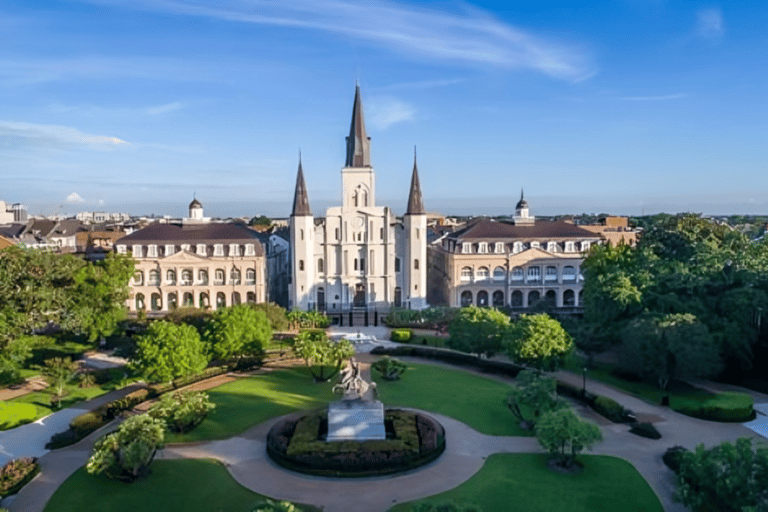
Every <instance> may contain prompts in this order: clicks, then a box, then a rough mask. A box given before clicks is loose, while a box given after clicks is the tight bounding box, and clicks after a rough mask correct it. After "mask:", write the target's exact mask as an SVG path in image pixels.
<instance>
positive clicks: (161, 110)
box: [147, 101, 184, 116]
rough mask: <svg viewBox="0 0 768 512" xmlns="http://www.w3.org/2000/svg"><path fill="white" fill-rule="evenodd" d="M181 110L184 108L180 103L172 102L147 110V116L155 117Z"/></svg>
mask: <svg viewBox="0 0 768 512" xmlns="http://www.w3.org/2000/svg"><path fill="white" fill-rule="evenodd" d="M182 108H184V105H183V104H182V103H181V102H178V101H174V102H173V103H167V104H165V105H159V106H157V107H151V108H148V109H147V114H149V115H151V116H156V115H159V114H167V113H168V112H173V111H174V110H179V109H182Z"/></svg>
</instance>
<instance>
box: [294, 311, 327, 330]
mask: <svg viewBox="0 0 768 512" xmlns="http://www.w3.org/2000/svg"><path fill="white" fill-rule="evenodd" d="M287 318H288V322H289V324H290V325H291V326H292V327H293V328H294V329H315V328H319V329H325V328H326V327H328V325H329V324H330V320H329V319H328V317H327V316H325V314H324V313H321V312H320V311H302V310H300V309H293V310H291V311H290V312H289V313H288V314H287Z"/></svg>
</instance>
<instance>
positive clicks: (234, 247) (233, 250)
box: [229, 244, 240, 256]
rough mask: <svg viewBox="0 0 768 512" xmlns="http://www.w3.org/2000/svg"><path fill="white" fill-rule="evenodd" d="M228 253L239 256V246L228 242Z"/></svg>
mask: <svg viewBox="0 0 768 512" xmlns="http://www.w3.org/2000/svg"><path fill="white" fill-rule="evenodd" d="M229 255H230V256H240V246H239V245H238V244H229Z"/></svg>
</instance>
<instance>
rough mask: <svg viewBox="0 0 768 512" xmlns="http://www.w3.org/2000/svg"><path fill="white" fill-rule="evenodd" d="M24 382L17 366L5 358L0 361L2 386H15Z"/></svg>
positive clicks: (0, 382)
mask: <svg viewBox="0 0 768 512" xmlns="http://www.w3.org/2000/svg"><path fill="white" fill-rule="evenodd" d="M22 382H24V377H22V376H21V373H20V372H19V368H18V366H17V364H15V363H14V362H13V361H11V360H9V359H6V358H3V359H0V386H13V385H14V384H21V383H22Z"/></svg>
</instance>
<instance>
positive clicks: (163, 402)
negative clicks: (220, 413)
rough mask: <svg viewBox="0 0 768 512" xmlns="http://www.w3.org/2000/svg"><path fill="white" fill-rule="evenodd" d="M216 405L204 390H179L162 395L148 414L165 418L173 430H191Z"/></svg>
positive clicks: (183, 431) (161, 418) (169, 428)
mask: <svg viewBox="0 0 768 512" xmlns="http://www.w3.org/2000/svg"><path fill="white" fill-rule="evenodd" d="M215 408H216V406H215V405H214V404H212V403H211V402H210V401H209V400H208V395H207V394H206V393H203V392H202V391H177V392H175V393H166V394H164V395H163V396H161V397H160V400H158V401H157V402H156V403H155V404H154V405H153V406H152V407H151V408H150V409H149V411H148V413H147V414H149V415H150V416H152V417H153V418H157V419H160V420H163V421H164V422H165V424H166V425H167V427H168V430H170V431H171V432H182V433H185V432H189V431H191V430H192V429H194V428H195V427H196V426H198V425H199V424H200V423H201V422H202V421H203V420H204V419H205V418H206V416H208V413H209V412H211V411H212V410H213V409H215Z"/></svg>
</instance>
